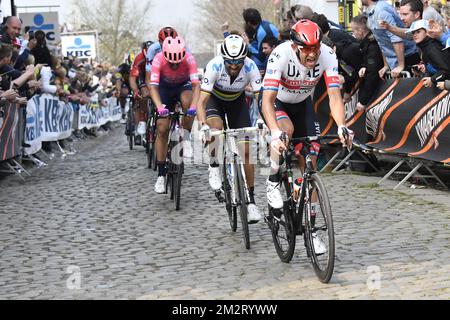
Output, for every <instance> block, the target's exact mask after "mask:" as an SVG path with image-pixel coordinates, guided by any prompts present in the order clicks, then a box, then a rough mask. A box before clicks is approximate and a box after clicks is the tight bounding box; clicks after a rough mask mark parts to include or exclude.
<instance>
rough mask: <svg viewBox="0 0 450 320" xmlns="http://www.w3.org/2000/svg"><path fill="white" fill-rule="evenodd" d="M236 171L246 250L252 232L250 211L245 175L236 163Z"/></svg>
mask: <svg viewBox="0 0 450 320" xmlns="http://www.w3.org/2000/svg"><path fill="white" fill-rule="evenodd" d="M234 170H235V173H236V178H237V191H238V193H239V202H238V203H239V213H240V216H241V223H242V231H243V233H244V244H245V248H246V249H247V250H248V249H250V232H249V230H248V216H247V215H248V211H247V196H246V192H245V181H244V175H243V173H242V170H241V166H240V165H238V164H237V163H236V161H235V163H234Z"/></svg>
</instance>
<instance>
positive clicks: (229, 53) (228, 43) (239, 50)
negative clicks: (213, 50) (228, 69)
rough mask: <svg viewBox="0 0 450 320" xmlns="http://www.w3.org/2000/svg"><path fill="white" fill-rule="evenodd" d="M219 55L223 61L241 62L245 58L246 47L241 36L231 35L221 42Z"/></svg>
mask: <svg viewBox="0 0 450 320" xmlns="http://www.w3.org/2000/svg"><path fill="white" fill-rule="evenodd" d="M220 53H221V55H222V57H223V58H224V59H225V60H241V59H245V57H247V53H248V47H247V44H246V43H245V42H244V39H242V37H241V36H238V35H234V34H232V35H229V36H228V37H226V38H225V40H224V41H223V43H222V47H221V50H220Z"/></svg>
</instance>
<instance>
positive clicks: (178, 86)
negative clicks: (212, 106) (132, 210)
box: [150, 37, 200, 193]
mask: <svg viewBox="0 0 450 320" xmlns="http://www.w3.org/2000/svg"><path fill="white" fill-rule="evenodd" d="M150 84H151V87H150V94H151V97H152V100H153V102H154V104H155V106H156V107H157V110H158V118H159V119H158V120H157V125H156V126H157V138H156V154H157V163H158V180H157V181H156V185H155V192H156V193H164V192H165V181H166V179H165V177H166V173H167V172H166V171H167V169H166V157H167V139H168V134H169V120H168V119H166V117H167V116H168V115H169V113H170V112H173V111H174V109H175V105H176V104H177V103H178V102H179V101H180V102H181V106H182V108H183V110H184V111H185V112H186V114H187V117H185V118H184V123H183V128H184V129H185V130H187V131H188V132H190V131H191V129H192V123H193V121H194V117H195V116H196V114H197V107H196V105H195V103H196V102H197V100H198V97H199V95H200V83H199V78H198V70H197V62H196V61H195V58H194V57H193V56H192V55H191V54H190V53H189V52H186V47H185V43H184V40H183V39H182V38H181V37H175V38H172V37H167V38H166V39H165V40H164V43H163V51H162V52H160V53H158V54H157V55H156V56H155V59H154V60H153V63H152V74H151V82H150ZM186 146H189V147H190V141H189V137H188V135H186V137H184V140H183V150H184V152H186V151H187V150H186V149H187V147H186ZM191 153H192V149H191Z"/></svg>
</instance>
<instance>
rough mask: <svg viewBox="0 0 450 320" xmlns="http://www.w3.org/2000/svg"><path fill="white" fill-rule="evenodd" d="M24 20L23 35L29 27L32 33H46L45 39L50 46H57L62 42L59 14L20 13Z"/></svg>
mask: <svg viewBox="0 0 450 320" xmlns="http://www.w3.org/2000/svg"><path fill="white" fill-rule="evenodd" d="M19 17H20V19H22V21H23V23H22V27H23V28H24V29H23V30H22V34H23V33H24V30H25V27H27V26H29V27H30V31H38V30H41V31H43V32H45V38H46V39H47V43H48V44H50V45H57V44H59V42H60V40H61V36H60V32H59V18H58V12H38V13H19Z"/></svg>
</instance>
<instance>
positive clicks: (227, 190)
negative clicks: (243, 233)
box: [222, 160, 237, 232]
mask: <svg viewBox="0 0 450 320" xmlns="http://www.w3.org/2000/svg"><path fill="white" fill-rule="evenodd" d="M229 165H230V164H227V163H226V160H225V161H224V162H223V166H222V181H223V182H222V188H223V193H224V198H225V207H226V209H227V212H228V220H229V221H230V227H231V231H233V232H236V230H237V210H236V207H234V206H233V202H232V200H231V186H230V181H229V180H228V173H227V170H228V166H229Z"/></svg>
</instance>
